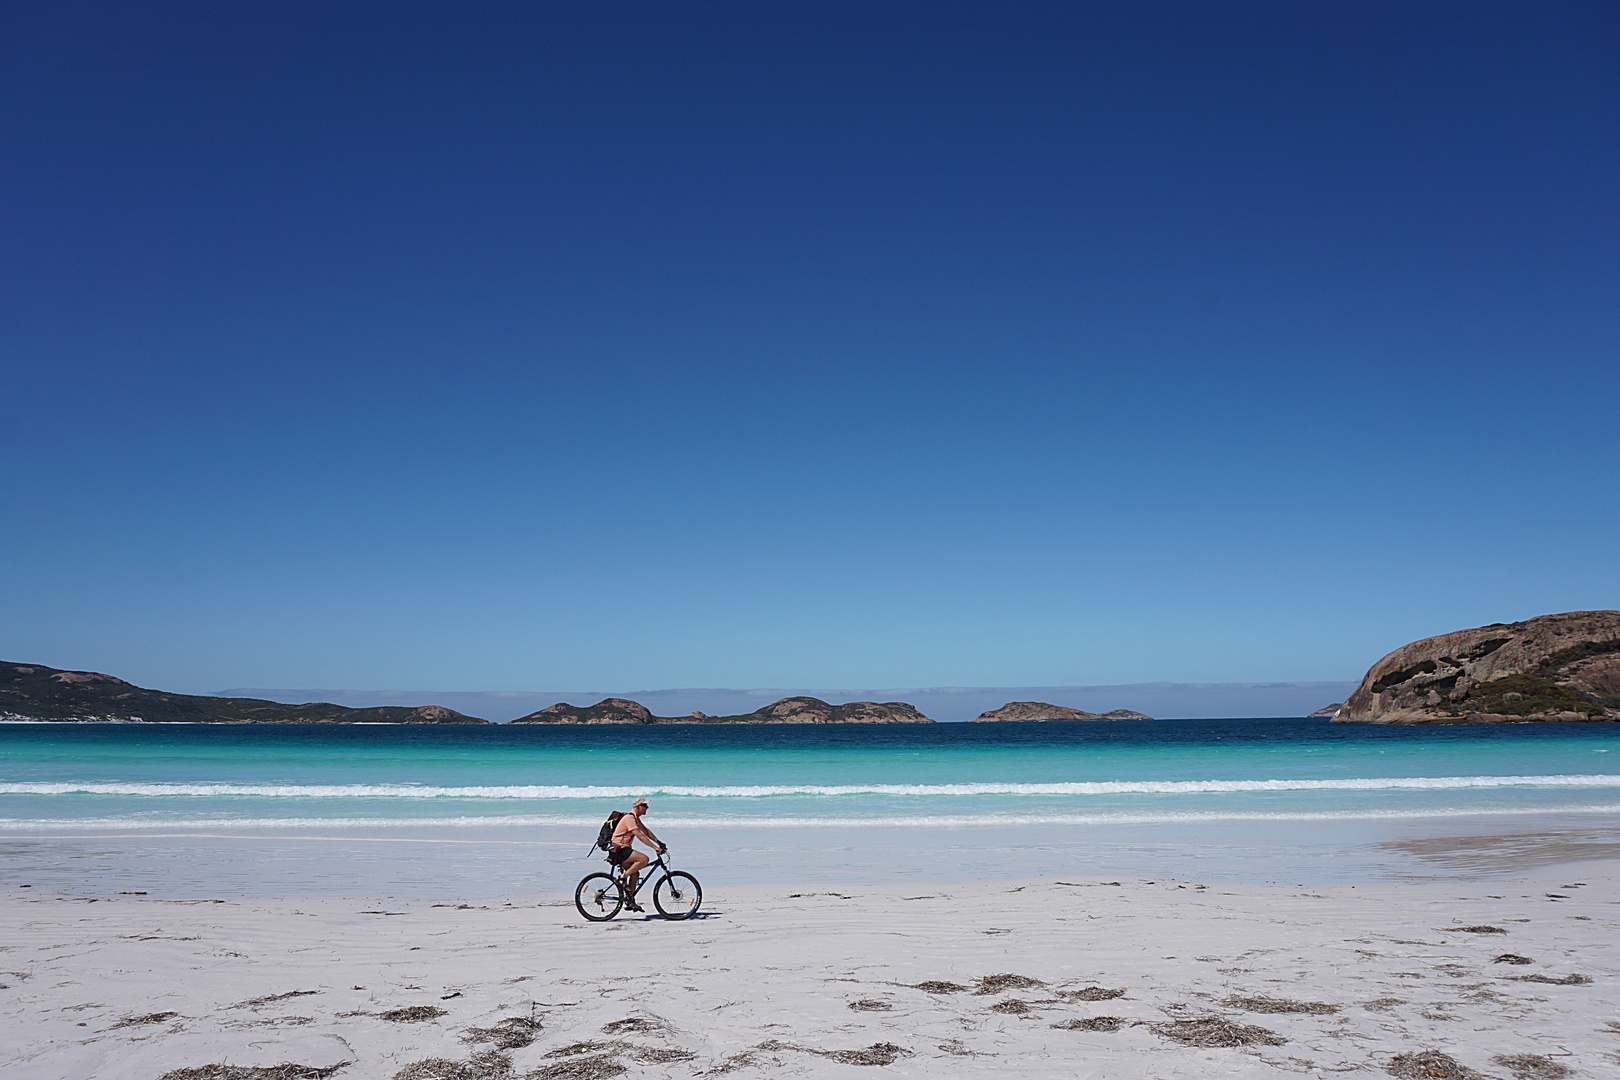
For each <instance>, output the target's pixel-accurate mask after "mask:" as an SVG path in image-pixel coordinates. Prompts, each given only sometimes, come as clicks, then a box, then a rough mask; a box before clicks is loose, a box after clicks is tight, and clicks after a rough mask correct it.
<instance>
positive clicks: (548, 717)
mask: <svg viewBox="0 0 1620 1080" xmlns="http://www.w3.org/2000/svg"><path fill="white" fill-rule="evenodd" d="M933 722H934V721H933V720H931V719H929V718H928V717H926V716H924V715H923V714H922V713H920V712H918V711H917V710H916V709H915V708H914V707H912V706H910V705H907V704H906V703H905V702H903V701H884V702H877V701H851V702H847V703H845V704H843V705H832V704H829V703H828V702H825V701H822V700H821V699H820V698H813V697H787V698H783V699H782V700H780V701H773V702H771V703H770V704H769V705H766V706H765V707H764V708H761V709H756V710H754V711H753V712H751V713H741V714H739V715H737V716H708V715H706V714H704V713H701V712H694V713H689V714H688V715H686V716H654V715H653V714H652V713H651V712H650V711H649V710H648V709H647V707H646V706H645V705H642V704H641V703H640V702H636V701H631V700H629V699H628V698H604V699H603V700H601V701H599V702H597V703H596V704H595V705H591V706H588V707H580V706H578V705H570V704H568V703H567V702H561V701H560V702H558V703H557V704H555V705H552V706H550V707H549V708H545V709H541V710H540V711H539V712H533V713H530V714H529V715H528V716H520V717H518V719H516V720H513V721H512V723H514V724H932V723H933Z"/></svg>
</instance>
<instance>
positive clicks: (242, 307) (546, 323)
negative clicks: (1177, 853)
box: [0, 0, 1620, 690]
mask: <svg viewBox="0 0 1620 1080" xmlns="http://www.w3.org/2000/svg"><path fill="white" fill-rule="evenodd" d="M1617 72H1620V6H1617V5H1615V4H1614V3H1612V2H1608V0H1594V2H1590V3H1573V2H1534V3H1530V2H1526V3H1479V2H1473V0H1469V2H1455V3H1423V2H1410V0H1403V2H1399V3H1376V2H1367V3H1356V4H1339V3H1332V4H1330V3H1314V2H1298V0H1289V2H1281V3H1270V4H1268V3H1243V4H1221V3H1141V4H1135V3H1133V4H1121V3H1117V2H1114V3H1096V4H1088V3H1075V2H1068V3H1054V4H1040V3H1010V4H1006V3H948V2H947V3H941V2H938V0H933V2H929V3H915V4H911V3H881V2H879V3H870V2H863V3H859V4H839V3H829V2H826V0H816V2H813V3H792V2H756V3H747V4H742V3H737V4H720V3H668V2H647V3H623V2H603V3H586V4H534V3H522V4H511V5H499V4H482V5H480V4H440V5H423V4H413V3H400V2H390V3H387V4H368V3H343V4H331V3H296V4H289V3H273V2H272V3H265V4H255V5H243V4H217V3H208V4H189V3H175V2H166V3H161V4H157V3H153V4H135V3H120V4H80V3H72V2H62V0H52V2H49V3H43V2H41V3H24V2H15V3H11V4H7V5H6V6H5V8H4V11H3V13H0V91H3V92H0V147H3V150H0V376H3V382H0V458H3V465H4V475H5V478H6V479H5V484H4V492H5V494H4V499H3V502H0V506H3V511H0V513H3V523H0V561H3V563H4V566H5V571H4V574H3V575H0V582H3V584H0V656H3V657H4V658H6V659H13V660H30V661H36V662H40V663H45V664H50V665H53V666H58V667H83V668H93V669H98V670H103V671H109V672H112V673H114V674H119V675H122V676H124V677H126V678H130V679H132V680H134V681H137V682H140V683H142V684H144V685H149V686H150V685H156V686H163V687H169V688H173V689H190V690H207V689H214V688H218V687H223V686H233V685H235V686H239V685H256V686H278V685H280V686H347V687H356V688H373V687H399V688H405V687H420V688H434V689H464V690H484V689H523V688H544V687H587V686H596V687H608V686H612V687H659V686H734V687H747V686H818V685H819V686H863V685H864V686H913V685H915V686H928V685H987V684H988V685H1061V684H1080V683H1121V682H1136V681H1145V680H1173V681H1225V680H1253V679H1261V680H1293V679H1301V680H1303V679H1341V678H1356V677H1359V675H1360V674H1361V673H1362V671H1364V670H1365V668H1366V667H1367V666H1368V665H1369V664H1370V663H1371V662H1372V661H1373V660H1375V659H1376V658H1377V657H1378V656H1380V655H1382V654H1383V653H1384V652H1387V651H1388V650H1390V649H1392V648H1394V647H1396V646H1398V645H1400V644H1402V643H1404V642H1406V641H1408V640H1411V639H1413V638H1417V637H1422V636H1426V635H1429V634H1433V633H1438V632H1442V631H1446V630H1451V629H1456V628H1460V627H1463V626H1472V625H1478V624H1481V623H1486V622H1492V621H1498V620H1510V619H1515V618H1522V617H1527V616H1531V615H1537V614H1542V613H1545V612H1551V611H1562V610H1571V609H1581V608H1595V607H1617V606H1620V559H1617V558H1616V549H1617V543H1620V499H1617V498H1616V495H1617V491H1616V489H1617V471H1616V463H1617V461H1620V423H1617V420H1620V349H1617V345H1620V303H1617V299H1620V273H1617V259H1620V212H1617V191H1620V182H1617V177H1620V137H1617V134H1620V123H1617V121H1620V74H1617Z"/></svg>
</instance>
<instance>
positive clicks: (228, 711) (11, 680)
mask: <svg viewBox="0 0 1620 1080" xmlns="http://www.w3.org/2000/svg"><path fill="white" fill-rule="evenodd" d="M0 720H6V721H12V722H18V721H28V720H34V721H50V722H52V723H81V724H487V723H489V721H488V720H480V719H478V718H477V717H475V716H463V715H462V714H461V713H458V712H456V711H455V710H454V709H447V708H445V707H444V706H442V705H422V706H419V707H418V708H414V709H412V708H408V707H406V706H403V705H390V706H383V707H379V708H373V709H350V708H347V707H346V706H343V705H332V704H330V703H328V702H324V701H316V702H310V703H308V704H305V705H283V704H281V703H280V702H278V701H262V700H260V699H258V698H221V697H207V696H205V695H199V694H169V693H165V692H163V691H161V690H147V689H144V688H142V687H139V686H136V685H134V684H133V683H127V682H125V681H124V680H123V679H119V678H114V677H113V676H111V675H103V674H101V673H100V672H98V671H64V670H61V669H60V668H52V667H46V666H44V665H43V664H15V663H8V662H5V661H0Z"/></svg>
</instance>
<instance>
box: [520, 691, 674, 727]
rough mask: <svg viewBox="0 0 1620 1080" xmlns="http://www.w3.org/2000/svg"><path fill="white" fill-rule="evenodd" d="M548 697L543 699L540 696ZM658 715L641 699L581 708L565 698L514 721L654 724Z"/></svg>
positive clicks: (610, 700) (607, 700)
mask: <svg viewBox="0 0 1620 1080" xmlns="http://www.w3.org/2000/svg"><path fill="white" fill-rule="evenodd" d="M541 700H542V701H543V700H545V699H544V698H542V699H541ZM656 722H657V718H656V717H654V716H653V714H652V713H651V712H649V711H648V709H647V707H646V706H645V705H643V704H641V703H640V702H639V701H631V700H630V699H629V698H616V697H610V698H603V699H602V700H601V701H598V702H597V703H596V704H595V705H591V706H588V707H586V708H580V707H579V706H577V705H570V704H568V703H567V702H566V701H559V702H557V704H555V705H551V706H548V707H547V708H544V709H541V710H540V711H539V712H532V713H530V714H529V715H528V716H520V717H518V718H517V719H516V720H513V721H512V723H514V724H652V723H656Z"/></svg>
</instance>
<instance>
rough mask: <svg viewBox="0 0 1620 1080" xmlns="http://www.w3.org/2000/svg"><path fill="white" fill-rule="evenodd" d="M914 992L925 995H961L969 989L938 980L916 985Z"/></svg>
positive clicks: (958, 984) (959, 984)
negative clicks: (919, 991)
mask: <svg viewBox="0 0 1620 1080" xmlns="http://www.w3.org/2000/svg"><path fill="white" fill-rule="evenodd" d="M912 989H913V990H921V991H922V992H923V993H925V994H960V993H961V992H962V991H964V990H966V989H967V987H965V986H963V985H962V984H961V983H953V982H941V981H940V980H938V979H929V980H928V981H927V982H920V983H914V984H913V985H912Z"/></svg>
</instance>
